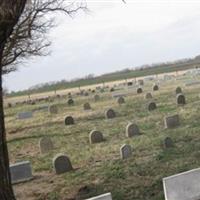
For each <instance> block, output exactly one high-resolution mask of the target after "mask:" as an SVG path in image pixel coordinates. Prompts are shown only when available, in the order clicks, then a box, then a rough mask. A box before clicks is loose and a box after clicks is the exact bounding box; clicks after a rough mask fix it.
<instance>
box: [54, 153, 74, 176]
mask: <svg viewBox="0 0 200 200" xmlns="http://www.w3.org/2000/svg"><path fill="white" fill-rule="evenodd" d="M53 167H54V170H55V172H56V174H62V173H65V172H69V171H71V170H73V167H72V164H71V161H70V159H69V158H68V157H67V156H66V155H65V154H57V155H56V156H55V157H54V158H53Z"/></svg>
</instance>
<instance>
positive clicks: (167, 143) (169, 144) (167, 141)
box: [163, 137, 174, 149]
mask: <svg viewBox="0 0 200 200" xmlns="http://www.w3.org/2000/svg"><path fill="white" fill-rule="evenodd" d="M173 146H174V143H173V141H172V139H171V138H170V137H166V138H165V139H164V142H163V147H164V148H165V149H167V148H171V147H173Z"/></svg>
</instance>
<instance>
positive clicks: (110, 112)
mask: <svg viewBox="0 0 200 200" xmlns="http://www.w3.org/2000/svg"><path fill="white" fill-rule="evenodd" d="M105 117H106V118H107V119H112V118H115V117H116V113H115V111H114V110H113V109H112V108H110V109H108V110H106V112H105Z"/></svg>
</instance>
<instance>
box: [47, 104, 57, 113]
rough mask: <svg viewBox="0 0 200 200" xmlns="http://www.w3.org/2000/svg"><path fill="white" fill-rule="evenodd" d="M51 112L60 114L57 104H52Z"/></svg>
mask: <svg viewBox="0 0 200 200" xmlns="http://www.w3.org/2000/svg"><path fill="white" fill-rule="evenodd" d="M49 113H50V114H58V107H57V105H50V106H49Z"/></svg>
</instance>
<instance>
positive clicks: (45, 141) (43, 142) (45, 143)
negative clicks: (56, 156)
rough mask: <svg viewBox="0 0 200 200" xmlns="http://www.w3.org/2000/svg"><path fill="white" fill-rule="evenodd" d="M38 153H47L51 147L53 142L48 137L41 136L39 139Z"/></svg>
mask: <svg viewBox="0 0 200 200" xmlns="http://www.w3.org/2000/svg"><path fill="white" fill-rule="evenodd" d="M39 147H40V153H41V154H43V153H48V152H49V151H51V150H52V149H53V142H52V141H51V138H49V137H43V138H41V139H40V141H39Z"/></svg>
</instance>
